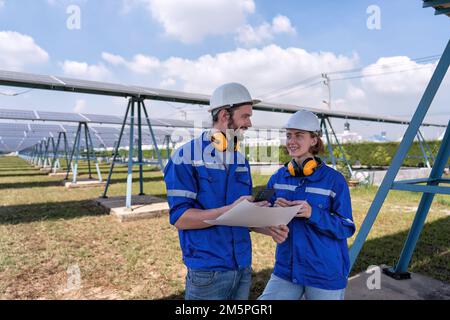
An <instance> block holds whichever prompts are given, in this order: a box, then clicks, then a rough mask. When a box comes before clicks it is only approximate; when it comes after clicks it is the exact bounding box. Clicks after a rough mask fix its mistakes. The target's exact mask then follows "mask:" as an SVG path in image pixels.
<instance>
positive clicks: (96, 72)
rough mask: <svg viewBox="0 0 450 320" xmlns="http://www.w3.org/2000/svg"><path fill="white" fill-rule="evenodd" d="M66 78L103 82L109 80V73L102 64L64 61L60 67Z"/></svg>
mask: <svg viewBox="0 0 450 320" xmlns="http://www.w3.org/2000/svg"><path fill="white" fill-rule="evenodd" d="M61 67H62V69H63V72H64V74H65V75H66V76H69V77H75V78H80V79H87V80H96V81H104V80H108V79H110V78H111V73H110V71H109V70H108V68H106V67H105V66H104V65H103V64H101V63H100V64H98V65H89V64H87V63H86V62H78V61H70V60H66V61H64V62H63V63H62V65H61Z"/></svg>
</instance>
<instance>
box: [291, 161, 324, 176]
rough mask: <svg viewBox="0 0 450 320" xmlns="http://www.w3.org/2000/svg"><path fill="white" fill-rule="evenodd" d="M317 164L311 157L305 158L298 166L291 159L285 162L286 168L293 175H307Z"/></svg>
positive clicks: (310, 173)
mask: <svg viewBox="0 0 450 320" xmlns="http://www.w3.org/2000/svg"><path fill="white" fill-rule="evenodd" d="M318 166H319V164H318V162H317V161H316V160H315V159H313V158H307V159H305V160H304V161H303V163H302V164H301V165H300V166H299V165H298V164H297V162H296V161H295V160H294V159H292V160H291V161H289V163H288V164H287V170H288V172H289V173H290V174H291V176H293V177H307V176H310V175H312V174H313V173H314V171H315V169H316V168H317V167H318Z"/></svg>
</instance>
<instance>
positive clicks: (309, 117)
mask: <svg viewBox="0 0 450 320" xmlns="http://www.w3.org/2000/svg"><path fill="white" fill-rule="evenodd" d="M284 129H297V130H303V131H310V132H314V133H316V134H318V135H319V136H321V135H322V130H321V129H320V122H319V118H318V117H317V116H316V115H315V114H314V113H312V112H311V111H307V110H299V111H297V112H296V113H294V114H293V115H292V116H291V117H290V118H289V120H288V121H287V123H286V125H285V126H284Z"/></svg>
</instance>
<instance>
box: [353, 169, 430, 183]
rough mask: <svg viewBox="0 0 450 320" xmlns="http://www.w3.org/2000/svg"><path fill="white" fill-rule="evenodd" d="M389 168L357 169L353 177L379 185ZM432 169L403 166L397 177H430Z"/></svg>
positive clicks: (361, 181)
mask: <svg viewBox="0 0 450 320" xmlns="http://www.w3.org/2000/svg"><path fill="white" fill-rule="evenodd" d="M386 173H387V170H355V171H354V172H353V177H352V178H353V179H354V180H357V181H359V182H360V183H364V184H370V185H375V186H379V185H381V182H383V179H384V176H385V175H386ZM430 173H431V169H429V168H401V169H400V170H399V171H398V173H397V176H396V178H395V180H396V181H401V180H409V179H418V178H428V177H429V176H430Z"/></svg>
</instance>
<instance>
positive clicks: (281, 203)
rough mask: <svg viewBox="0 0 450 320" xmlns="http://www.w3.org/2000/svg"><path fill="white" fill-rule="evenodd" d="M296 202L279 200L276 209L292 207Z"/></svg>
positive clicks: (275, 205) (276, 202)
mask: <svg viewBox="0 0 450 320" xmlns="http://www.w3.org/2000/svg"><path fill="white" fill-rule="evenodd" d="M293 202H295V201H289V200H286V199H284V198H277V200H275V204H274V207H292V206H293V205H294V204H292V203H293Z"/></svg>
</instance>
